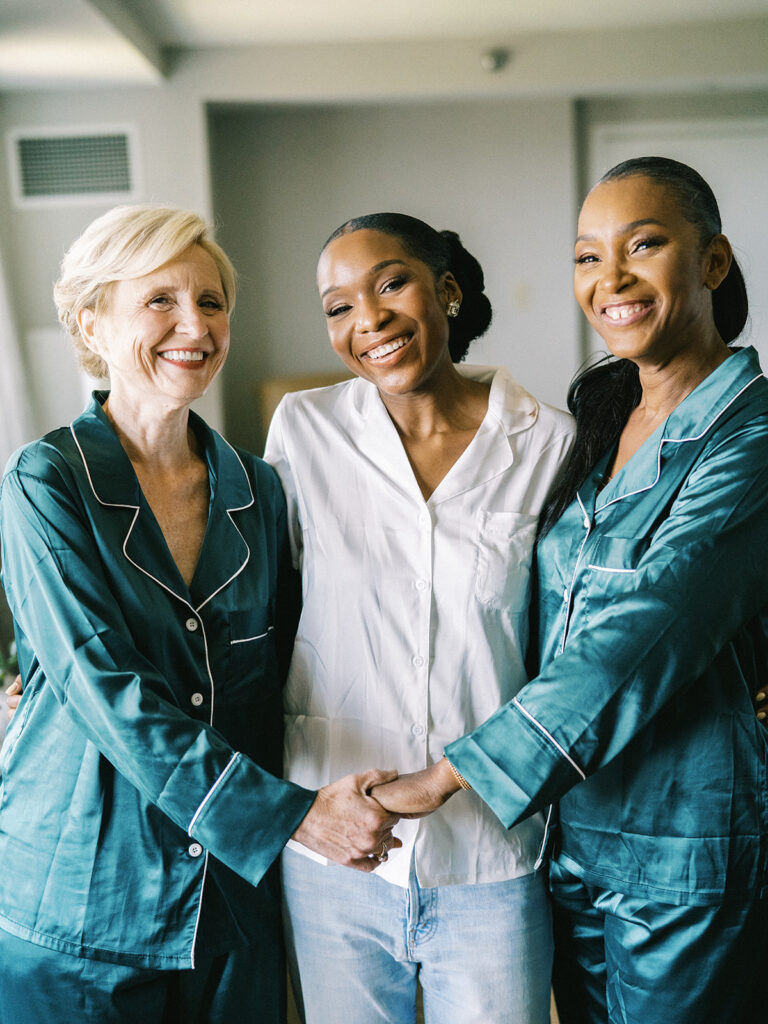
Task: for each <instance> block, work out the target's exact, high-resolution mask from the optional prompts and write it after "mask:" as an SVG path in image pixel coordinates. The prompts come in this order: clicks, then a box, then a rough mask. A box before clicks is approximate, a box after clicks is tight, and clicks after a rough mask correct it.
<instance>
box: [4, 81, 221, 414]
mask: <svg viewBox="0 0 768 1024" xmlns="http://www.w3.org/2000/svg"><path fill="white" fill-rule="evenodd" d="M113 124H114V125H120V126H124V125H131V126H135V129H136V134H137V138H138V142H139V188H138V196H137V201H140V202H164V203H170V204H172V205H176V206H182V207H188V208H190V209H194V210H198V211H199V212H200V213H201V214H203V215H204V216H208V215H209V214H210V184H209V180H208V153H207V140H206V134H205V131H206V129H205V115H204V109H203V105H202V103H201V102H200V101H199V100H198V99H196V98H195V97H190V96H189V95H188V94H186V93H185V92H183V91H182V90H178V89H170V88H161V89H155V88H146V89H132V88H127V89H114V90H104V91H100V92H94V91H91V90H71V91H62V92H56V93H54V92H31V93H8V94H5V95H4V96H1V97H0V132H2V133H3V134H5V133H7V132H8V131H10V130H11V129H19V128H21V129H24V128H33V129H35V130H41V129H45V128H50V127H54V126H55V127H66V126H68V125H71V126H73V128H78V129H79V128H81V127H87V126H89V125H99V126H105V125H113ZM0 159H1V160H2V163H3V176H2V177H0V186H2V185H3V184H4V185H5V187H4V188H0V192H1V197H0V219H1V220H2V228H1V229H0V245H2V246H3V249H4V252H5V253H6V269H7V275H8V278H9V283H10V288H11V291H12V293H13V296H14V305H15V314H16V322H17V325H18V330H19V332H20V334H21V340H22V344H23V346H24V349H25V358H26V364H27V368H28V377H29V382H30V387H31V393H32V404H33V410H32V411H33V417H32V419H33V423H32V427H33V432H34V433H35V434H39V433H42V432H43V431H45V430H48V429H51V428H52V427H55V426H59V425H60V424H61V423H62V422H67V421H68V420H69V419H70V418H71V417H72V416H74V415H76V414H77V413H78V412H79V411H80V410H81V408H82V406H83V377H82V375H81V374H80V372H79V370H78V367H77V364H76V362H75V359H74V356H73V354H72V351H71V349H70V345H69V340H68V338H67V337H66V335H65V334H64V333H63V332H61V331H59V330H58V329H57V328H56V312H55V308H54V305H53V299H52V286H53V282H54V281H55V280H56V277H57V276H58V267H59V262H60V260H61V257H62V256H63V254H64V252H65V250H66V248H67V246H68V245H69V244H70V243H71V242H72V241H73V240H74V239H75V238H76V237H77V236H78V235H79V234H80V232H81V231H82V230H83V228H84V227H85V226H86V225H87V224H89V223H90V221H92V220H93V219H94V218H95V217H97V216H98V215H99V214H101V213H103V212H104V211H105V209H107V206H108V205H112V204H107V206H104V205H101V206H99V205H93V204H90V203H83V204H82V205H61V206H45V207H24V208H16V207H14V206H13V205H12V202H11V198H10V194H9V189H8V183H7V176H6V175H5V171H6V152H5V147H3V148H2V149H1V150H0ZM200 408H201V411H202V412H203V415H207V416H208V417H209V418H212V419H213V420H214V421H216V420H219V419H220V414H219V400H218V399H217V397H216V396H215V395H213V396H211V397H210V398H209V397H208V396H206V398H205V399H204V400H203V402H201V403H200Z"/></svg>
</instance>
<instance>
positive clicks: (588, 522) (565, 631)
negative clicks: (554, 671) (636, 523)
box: [560, 491, 592, 654]
mask: <svg viewBox="0 0 768 1024" xmlns="http://www.w3.org/2000/svg"><path fill="white" fill-rule="evenodd" d="M576 500H577V501H578V503H579V505H580V506H581V511H582V512H583V513H584V524H585V529H586V531H587V532H586V533H585V534H584V540H583V541H582V542H581V545H580V547H579V553H578V554H577V555H576V562H575V563H574V566H573V574H572V575H571V585H570V587H568V600H567V602H566V607H565V624H564V625H563V639H562V641H561V643H560V653H561V654H562V653H563V651H564V650H565V641H566V640H567V639H568V626H569V625H570V623H571V597H572V596H573V587H574V584H575V583H576V575H577V573H578V571H579V562H580V561H581V553H582V551H583V550H584V545H585V544H586V543H587V540H588V539H589V535H590V533H591V532H592V523H591V520H590V518H589V513H588V512H587V510H586V508H584V502H583V501H582V500H581V495H580V494H579V492H578V491H577V492H576Z"/></svg>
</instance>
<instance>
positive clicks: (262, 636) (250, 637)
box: [229, 626, 275, 647]
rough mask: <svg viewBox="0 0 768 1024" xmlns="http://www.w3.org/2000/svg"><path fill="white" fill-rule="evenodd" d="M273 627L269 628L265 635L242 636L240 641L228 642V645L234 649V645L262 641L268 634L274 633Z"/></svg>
mask: <svg viewBox="0 0 768 1024" xmlns="http://www.w3.org/2000/svg"><path fill="white" fill-rule="evenodd" d="M274 629H275V627H274V626H270V627H269V629H268V630H267V631H266V633H259V635H258V636H244V637H243V639H242V640H230V641H229V644H230V646H231V647H234V645H235V644H249V643H250V642H251V640H263V639H264V637H265V636H269V634H270V633H272V632H274Z"/></svg>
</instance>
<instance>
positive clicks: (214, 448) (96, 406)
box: [70, 392, 254, 610]
mask: <svg viewBox="0 0 768 1024" xmlns="http://www.w3.org/2000/svg"><path fill="white" fill-rule="evenodd" d="M107 397H108V393H107V392H94V393H93V396H92V399H91V402H90V404H89V405H88V407H87V408H86V410H85V412H84V413H83V414H82V415H81V416H79V417H78V418H77V419H76V420H75V421H74V423H73V424H72V426H71V428H70V429H71V431H72V435H73V437H74V439H75V443H76V444H77V447H78V449H79V452H80V455H81V458H82V460H83V465H84V467H85V471H86V473H87V475H88V479H89V482H90V485H91V488H92V489H93V493H94V494H95V496H96V498H97V500H98V501H99V502H100V503H101V504H103V505H105V506H110V507H113V508H116V509H121V508H122V509H125V508H128V509H133V510H135V514H134V515H133V516H131V517H129V518H128V519H125V520H124V521H122V522H121V526H120V527H119V530H120V534H121V536H122V551H123V554H124V555H125V557H126V558H127V559H128V560H129V561H130V562H132V563H133V565H134V566H135V567H136V568H137V569H139V570H140V571H141V572H143V573H144V574H145V575H147V576H148V577H149V578H150V579H152V580H153V581H154V582H155V583H157V584H158V585H159V586H161V587H163V588H164V589H165V590H167V591H168V592H169V593H171V594H173V595H174V596H175V597H177V598H179V600H181V601H183V602H184V603H185V604H187V605H188V606H189V607H195V608H197V609H198V610H199V609H200V608H201V607H202V606H203V605H204V604H206V603H207V602H208V601H210V600H211V598H212V597H214V596H215V595H216V594H217V593H218V592H219V591H220V590H222V589H223V588H224V587H226V586H227V585H228V584H229V583H230V582H231V581H232V580H234V579H235V578H236V577H237V576H238V575H239V574H240V572H242V570H243V568H244V567H245V565H246V564H247V562H248V559H249V557H250V549H249V547H248V544H247V542H246V540H245V538H244V537H243V535H242V534H241V532H240V530H239V529H238V527H237V525H236V523H235V520H234V519H233V517H232V516H230V515H228V514H227V513H229V512H237V511H239V510H242V509H245V508H248V507H249V506H250V505H252V504H253V502H254V497H253V491H252V489H251V485H250V482H249V479H248V475H247V473H246V470H245V467H244V466H243V463H242V462H241V461H240V457H239V456H238V454H237V452H236V451H235V450H234V448H232V447H231V446H230V445H229V444H227V442H226V441H225V440H224V438H222V437H221V436H220V435H219V434H217V433H216V431H214V430H211V429H210V427H208V426H207V425H206V424H205V422H204V421H203V420H202V419H200V417H199V416H197V415H196V414H195V413H192V412H190V414H189V417H190V419H189V422H190V426H191V427H192V429H193V430H194V431H195V435H196V436H197V438H198V441H199V443H200V446H201V454H202V455H203V457H204V458H205V460H206V463H207V466H208V478H209V482H210V490H211V496H210V504H209V517H208V524H207V527H206V532H205V539H204V541H203V547H202V550H201V552H200V558H199V559H198V563H197V566H196V568H195V574H194V577H193V579H192V582H191V584H190V586H189V587H187V585H186V584H185V583H184V580H183V579H182V577H181V574H180V573H179V571H178V568H177V566H176V564H175V562H174V561H173V559H172V557H171V554H170V551H169V550H168V547H167V544H166V543H165V539H164V537H163V535H162V532H161V531H160V528H159V526H158V524H157V522H156V520H155V518H154V516H153V515H152V514H151V512H150V510H149V506H148V505H147V503H146V501H145V500H144V497H143V495H142V493H141V489H140V487H139V482H138V479H137V477H136V473H135V472H134V470H133V466H132V465H131V461H130V459H129V458H128V456H127V454H126V452H125V449H124V448H123V446H122V445H121V444H120V441H119V439H118V437H117V434H116V433H115V431H114V429H113V427H112V425H111V423H110V422H109V420H108V419H107V416H106V414H105V412H104V409H103V408H102V406H103V404H104V402H105V401H106V399H107Z"/></svg>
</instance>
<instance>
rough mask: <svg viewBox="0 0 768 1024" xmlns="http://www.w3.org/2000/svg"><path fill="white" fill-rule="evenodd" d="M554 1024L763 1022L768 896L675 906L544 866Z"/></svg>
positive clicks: (557, 866)
mask: <svg viewBox="0 0 768 1024" xmlns="http://www.w3.org/2000/svg"><path fill="white" fill-rule="evenodd" d="M551 889H552V902H553V919H554V928H555V967H554V976H553V984H554V989H555V999H556V1001H557V1007H558V1012H559V1014H560V1021H561V1024H759V1022H760V1021H764V1020H768V1009H767V1008H766V1002H765V996H764V994H763V988H764V986H763V979H764V974H765V968H766V964H767V963H768V900H762V901H760V900H758V899H755V900H754V901H753V902H751V903H748V904H745V903H744V902H723V903H721V904H718V905H715V906H673V905H670V904H663V903H656V902H652V901H650V900H648V899H645V898H643V897H637V896H626V895H623V894H621V893H618V892H615V891H611V890H608V889H602V888H600V887H598V886H594V885H589V884H587V883H585V882H584V881H582V880H581V879H580V878H579V877H577V875H575V874H572V873H571V872H569V871H568V870H567V869H566V868H565V867H564V866H563V864H562V863H558V862H554V863H553V864H552V865H551Z"/></svg>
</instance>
